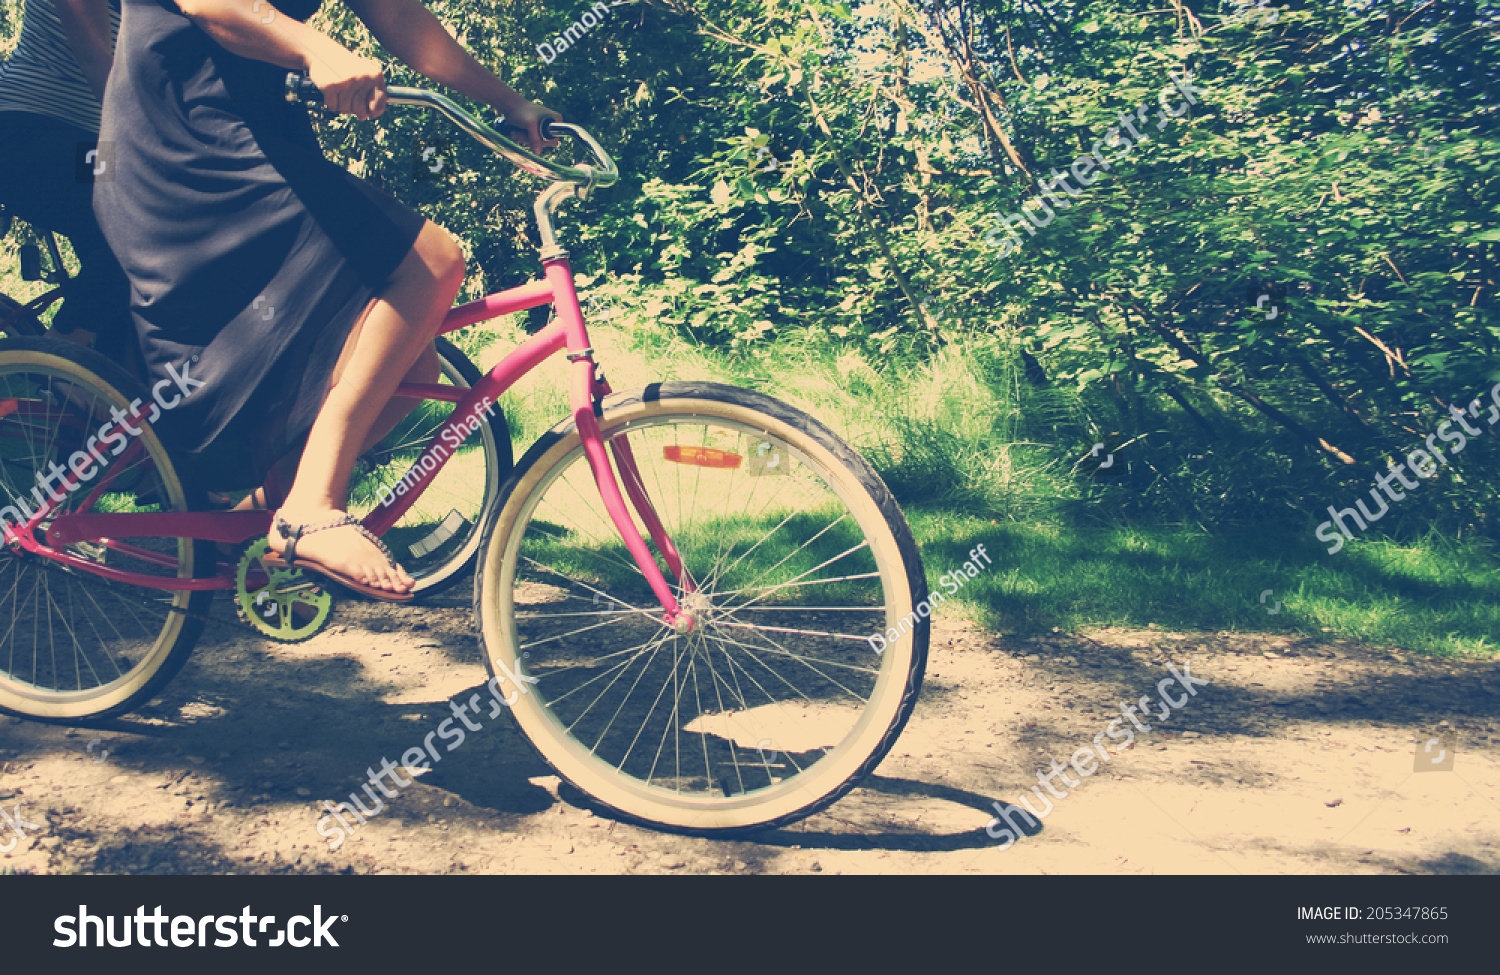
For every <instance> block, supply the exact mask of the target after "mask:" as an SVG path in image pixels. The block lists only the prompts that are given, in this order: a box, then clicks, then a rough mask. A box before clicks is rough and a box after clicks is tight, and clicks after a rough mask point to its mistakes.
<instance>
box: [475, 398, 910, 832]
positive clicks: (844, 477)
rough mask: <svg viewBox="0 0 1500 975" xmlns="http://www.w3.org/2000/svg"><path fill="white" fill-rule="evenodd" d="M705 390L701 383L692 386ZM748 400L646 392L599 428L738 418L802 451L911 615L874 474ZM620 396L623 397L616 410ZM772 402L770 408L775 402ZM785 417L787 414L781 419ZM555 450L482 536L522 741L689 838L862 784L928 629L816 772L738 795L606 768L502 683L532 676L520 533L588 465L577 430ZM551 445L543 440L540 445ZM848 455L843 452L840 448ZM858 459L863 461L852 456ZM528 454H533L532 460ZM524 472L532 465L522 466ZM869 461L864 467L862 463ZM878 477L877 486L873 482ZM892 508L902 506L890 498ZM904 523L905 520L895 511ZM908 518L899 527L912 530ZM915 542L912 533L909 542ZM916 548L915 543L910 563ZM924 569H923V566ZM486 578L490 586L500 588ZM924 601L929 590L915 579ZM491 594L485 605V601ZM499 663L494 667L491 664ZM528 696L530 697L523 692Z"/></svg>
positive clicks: (779, 817)
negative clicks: (563, 480)
mask: <svg viewBox="0 0 1500 975" xmlns="http://www.w3.org/2000/svg"><path fill="white" fill-rule="evenodd" d="M692 385H693V386H694V387H697V388H702V387H703V386H704V384H692ZM718 388H719V389H722V390H727V391H730V392H732V394H735V398H743V399H748V400H749V401H750V403H751V404H754V405H742V403H735V402H724V401H721V400H719V399H717V398H702V397H678V396H672V395H670V393H669V392H666V391H664V392H663V393H662V395H661V397H660V398H659V399H656V400H654V401H643V400H642V399H641V398H640V396H639V395H638V394H619V395H617V396H615V397H611V399H610V400H608V401H606V411H605V414H604V417H603V419H602V420H601V427H602V429H603V432H604V433H605V435H606V437H607V436H608V434H609V433H610V432H611V431H613V430H615V429H617V428H618V427H619V426H620V425H621V424H625V423H631V424H638V423H650V422H652V421H655V420H659V419H661V418H664V417H695V418H703V419H708V420H722V421H732V422H735V423H739V424H744V425H746V426H749V427H752V428H754V429H757V430H761V431H764V432H766V433H768V434H770V435H772V436H775V437H778V438H780V439H782V440H784V441H785V442H786V443H788V444H789V445H790V446H792V447H793V448H794V449H796V450H798V451H799V452H801V453H802V454H803V455H804V456H805V458H806V459H807V460H809V461H811V463H812V466H813V467H814V468H815V469H817V470H818V473H819V474H820V475H821V476H823V477H824V479H825V483H826V484H827V485H828V486H829V487H830V488H831V489H832V490H833V491H834V493H835V494H837V495H838V497H839V498H840V500H842V501H843V502H844V504H845V505H846V506H847V507H848V509H849V510H850V511H851V512H852V513H853V514H854V516H855V518H856V521H857V522H858V523H859V525H860V527H861V530H862V531H863V532H864V533H865V537H866V538H867V539H868V540H869V542H870V547H871V550H872V553H873V555H874V557H875V561H876V565H877V568H878V570H879V571H880V573H881V577H882V579H883V580H884V581H885V582H886V583H887V585H886V599H887V602H886V619H887V624H888V626H895V624H896V621H897V620H900V619H902V618H904V617H906V616H907V615H908V614H909V613H911V612H912V611H913V609H914V605H915V602H916V600H915V599H914V598H913V586H912V580H911V579H910V578H909V575H908V571H907V565H908V560H907V559H906V558H905V557H903V553H902V551H901V546H900V545H899V544H898V540H897V538H896V537H895V535H894V534H893V532H892V531H891V529H890V527H889V525H888V522H887V514H886V512H884V511H882V510H881V507H880V505H879V504H877V503H876V499H875V498H873V497H872V496H871V488H872V487H878V488H879V491H880V492H881V493H885V488H884V485H882V484H880V482H879V479H878V478H876V477H875V475H874V472H873V471H871V470H868V467H867V465H866V472H867V477H861V476H860V475H861V473H865V472H860V473H856V471H855V470H853V469H851V464H850V462H849V461H848V460H847V459H846V458H841V457H839V456H838V455H837V454H835V453H834V451H833V450H830V449H829V447H828V446H827V445H825V444H824V443H823V442H821V440H820V439H819V438H818V437H815V436H813V435H811V434H810V433H809V432H808V429H807V428H804V427H803V426H800V425H797V424H795V423H793V422H789V421H790V419H791V418H792V417H796V418H801V419H803V420H805V422H806V423H807V424H808V427H810V428H811V429H814V430H817V431H819V432H821V433H823V434H824V435H825V436H827V437H829V438H831V437H832V435H831V434H828V433H827V432H826V431H823V430H822V429H821V428H820V427H818V426H817V425H816V424H815V423H814V422H813V421H810V420H806V418H804V417H802V415H801V414H800V413H796V412H795V411H793V410H791V408H790V407H786V406H784V405H782V404H777V405H778V406H779V407H780V411H784V412H786V413H787V414H789V416H788V418H787V419H783V418H780V417H777V416H773V415H769V414H767V413H765V412H763V411H762V410H761V409H759V408H757V407H758V406H759V405H760V403H759V402H757V401H761V400H765V398H764V397H760V396H759V394H753V393H749V392H747V391H744V390H738V389H734V388H733V387H718ZM621 396H625V397H627V399H626V401H625V402H623V403H617V401H618V400H619V399H620V398H621ZM769 402H771V403H775V401H774V400H771V401H769ZM780 411H779V412H780ZM554 433H561V436H560V437H559V439H557V441H556V442H555V443H553V444H551V445H550V446H549V447H547V448H546V449H545V452H544V453H543V454H542V455H541V456H540V457H537V458H535V460H533V461H532V462H531V463H529V464H528V465H527V466H526V467H525V469H524V470H523V471H522V472H521V475H520V478H519V480H517V481H515V482H513V485H512V486H511V489H510V490H509V491H508V493H507V494H506V498H505V501H504V502H503V506H502V508H501V509H500V511H499V512H498V513H497V517H496V519H495V521H494V523H493V525H492V526H491V530H490V531H488V532H486V535H485V546H484V547H483V548H482V549H481V553H480V558H481V562H480V564H479V566H478V568H477V570H476V607H477V609H478V612H479V618H480V627H481V634H482V640H483V643H484V646H485V649H486V661H485V665H486V667H487V668H489V671H490V673H491V675H495V674H497V673H498V674H500V675H501V678H500V680H499V682H498V686H499V688H500V690H501V692H502V693H504V694H505V696H506V697H507V698H509V699H510V700H511V702H512V703H511V706H510V707H511V712H512V715H513V717H514V718H515V720H516V721H517V722H518V724H519V725H520V727H521V730H522V732H523V733H524V734H525V736H526V737H527V739H528V740H529V741H530V742H531V743H532V745H533V746H534V747H535V748H536V749H537V750H538V752H540V754H541V755H542V757H543V759H545V760H546V761H547V762H548V764H550V765H551V766H552V767H553V768H554V769H555V770H556V771H557V772H558V774H559V775H561V776H562V777H563V778H565V779H567V780H568V781H569V782H571V783H572V784H573V785H575V786H576V787H578V788H579V789H581V790H582V791H583V792H585V793H587V794H589V795H590V796H592V797H594V798H595V799H597V800H599V801H600V802H602V803H604V804H605V805H607V806H609V807H611V808H612V809H614V810H617V811H619V812H621V813H624V814H625V815H626V816H628V817H630V818H634V819H639V820H643V821H646V822H650V823H652V824H653V825H658V826H666V827H669V828H674V829H678V830H682V831H688V832H704V833H709V832H719V831H731V830H744V829H750V828H757V827H765V826H769V825H775V824H778V823H781V822H787V821H792V820H795V819H797V818H801V816H803V815H806V814H807V813H808V812H810V811H813V810H815V809H816V808H821V806H822V805H824V804H826V803H825V800H827V801H832V800H831V799H829V797H830V796H833V797H835V798H836V797H837V795H841V794H842V793H843V792H844V791H847V788H846V786H847V787H848V788H852V783H851V780H852V779H855V778H856V777H862V776H863V775H864V774H866V773H867V772H868V771H869V770H870V768H871V767H872V765H873V764H874V763H873V762H872V761H871V760H872V758H873V757H876V756H883V755H884V753H885V752H886V751H888V750H889V747H890V745H891V743H892V741H893V739H894V735H895V733H897V732H898V731H899V727H900V725H901V724H904V721H905V718H906V717H907V716H908V715H909V713H910V705H911V703H912V701H911V698H912V697H914V696H915V693H916V689H917V687H918V686H919V684H920V680H921V667H920V664H921V663H922V662H924V661H925V653H926V637H927V623H926V621H925V620H922V621H921V622H920V624H919V628H918V629H917V630H914V631H912V632H911V633H909V634H908V635H906V636H904V637H902V638H901V639H900V640H899V641H897V642H894V643H891V644H890V645H889V646H887V647H886V649H885V651H884V652H883V653H882V654H881V661H882V663H881V670H880V675H879V677H878V678H877V680H876V684H875V688H874V690H873V692H872V694H871V700H870V702H869V704H868V705H867V706H866V707H865V709H864V711H863V712H862V713H861V715H860V717H859V719H858V720H857V722H856V723H855V724H854V726H853V728H852V729H851V730H850V731H849V733H848V734H846V735H845V737H844V739H843V740H842V741H841V742H840V743H839V744H838V745H836V746H835V747H834V748H833V749H832V750H831V751H829V752H828V753H827V754H826V755H825V756H824V757H822V758H821V759H820V760H819V761H818V762H817V763H816V764H815V765H814V766H812V767H811V768H810V769H808V770H807V771H805V772H802V773H800V774H798V775H796V776H794V777H793V778H791V779H789V780H786V781H784V782H782V783H780V784H778V785H777V786H775V787H772V788H770V789H766V790H763V791H761V792H757V793H752V794H749V795H746V796H743V797H739V798H703V799H693V798H687V797H683V796H680V795H677V794H675V793H672V792H670V791H668V790H665V789H661V788H659V787H652V786H647V785H646V784H645V783H642V782H641V781H640V780H638V779H635V778H633V777H630V776H627V775H624V774H622V773H618V772H615V771H613V770H612V769H611V768H610V767H609V766H608V765H606V764H605V763H604V762H601V761H598V760H596V759H592V758H591V757H590V756H589V755H588V750H587V749H586V748H585V747H584V746H583V745H582V744H581V743H579V742H578V741H576V740H574V739H573V738H571V737H570V736H569V735H568V734H567V733H566V731H565V730H564V729H563V727H562V725H561V724H560V723H559V722H558V721H557V720H556V718H555V717H554V716H553V715H552V714H551V712H550V711H549V710H548V709H547V708H546V707H545V706H544V705H543V704H542V703H541V702H540V701H539V700H538V697H537V695H536V694H535V693H534V692H532V691H530V690H529V688H527V687H526V686H524V685H523V686H522V687H521V688H517V687H516V686H515V683H514V681H511V680H510V679H509V678H508V677H507V676H505V675H506V673H507V671H508V672H509V673H512V674H520V673H524V671H523V670H522V669H520V668H519V667H518V663H517V659H516V658H517V656H518V655H517V653H516V632H515V623H514V617H513V612H514V603H513V593H514V581H515V578H514V576H515V569H516V564H517V561H518V559H517V553H518V551H519V548H520V545H521V541H522V536H523V534H524V533H523V532H518V531H515V530H514V529H515V527H516V526H517V525H518V524H520V523H522V522H523V521H524V520H525V519H527V518H529V516H530V511H529V510H528V509H530V508H534V507H535V505H536V504H537V503H538V501H539V500H540V496H541V493H542V490H543V489H545V487H546V482H547V480H548V479H549V477H550V476H551V475H553V474H554V473H556V472H558V471H559V470H565V469H567V467H568V466H570V465H571V463H585V461H584V460H583V459H582V458H581V457H575V455H577V454H579V453H581V440H580V437H579V435H578V433H577V431H576V430H574V429H572V426H571V423H570V424H567V425H565V426H559V427H558V428H556V429H555V430H554ZM543 442H545V438H544V441H543ZM844 449H845V450H847V448H844ZM849 453H850V454H851V455H852V456H853V457H855V458H856V459H857V455H853V454H852V451H850V452H849ZM528 456H530V455H528ZM522 463H523V464H526V463H527V462H526V461H524V460H523V462H522ZM859 463H860V464H863V461H859ZM869 480H873V485H871V484H869V483H868V481H869ZM886 499H887V503H888V505H889V506H890V507H891V508H894V507H895V505H894V501H890V500H889V497H888V494H886ZM897 516H898V517H899V511H898V512H897ZM904 524H905V523H904V520H903V521H902V522H901V526H902V529H903V530H904ZM907 538H908V540H909V534H908V535H907ZM914 552H915V547H914V546H912V553H913V554H914ZM916 561H917V565H918V567H920V561H919V560H916ZM490 580H494V582H493V584H491V583H490ZM917 582H918V585H919V587H920V589H919V591H920V592H921V593H922V594H925V582H924V581H921V580H917ZM485 594H489V598H484V597H485ZM491 654H493V655H495V656H496V657H497V658H498V662H499V664H502V665H503V668H502V667H501V666H498V665H497V662H496V660H494V659H490V655H491ZM523 692H524V693H523Z"/></svg>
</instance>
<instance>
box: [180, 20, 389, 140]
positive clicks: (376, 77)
mask: <svg viewBox="0 0 1500 975" xmlns="http://www.w3.org/2000/svg"><path fill="white" fill-rule="evenodd" d="M176 3H177V6H178V9H180V10H181V11H182V12H183V13H184V14H186V15H187V17H188V18H189V19H190V20H192V21H193V23H195V24H197V25H198V27H200V28H201V29H202V30H203V32H204V33H206V34H207V35H208V36H209V37H211V38H213V39H214V41H216V42H217V43H218V44H219V45H220V46H221V47H223V48H224V49H225V50H227V51H229V52H231V53H233V54H238V55H240V56H241V57H246V58H253V59H255V60H257V61H266V62H269V63H270V64H277V65H280V66H281V67H283V68H288V69H291V70H293V71H305V72H307V74H308V76H309V77H310V78H312V80H313V83H314V84H316V85H317V86H318V87H319V88H321V89H322V90H323V100H324V103H325V104H326V105H327V106H328V107H329V108H331V109H333V110H334V111H336V112H349V113H351V114H354V115H356V116H358V117H359V118H362V119H364V118H374V117H375V116H377V115H379V114H380V113H381V112H383V111H385V104H386V97H385V74H384V70H383V68H382V67H381V64H380V62H378V61H374V60H371V59H370V58H362V57H360V56H358V55H357V54H354V53H353V52H351V51H349V50H348V49H346V48H345V47H344V46H343V45H342V44H340V43H339V42H338V41H335V40H334V39H333V38H331V37H329V36H328V35H327V34H324V33H322V32H321V31H317V30H314V29H313V28H311V27H309V26H307V25H306V24H304V23H303V22H302V21H300V20H296V19H294V18H292V17H289V16H287V15H286V14H284V13H282V12H281V11H279V10H277V9H276V8H275V7H274V6H272V5H271V4H270V3H268V2H266V0H258V2H256V0H176Z"/></svg>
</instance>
